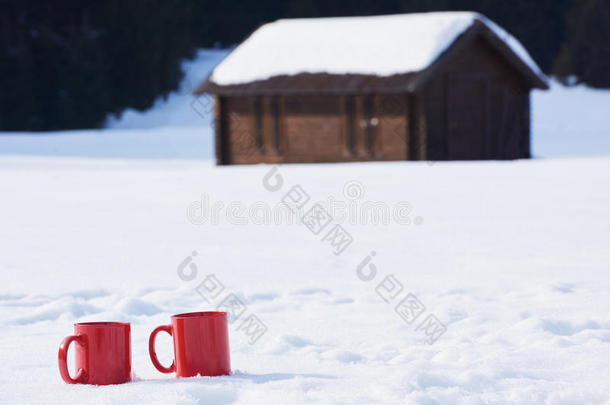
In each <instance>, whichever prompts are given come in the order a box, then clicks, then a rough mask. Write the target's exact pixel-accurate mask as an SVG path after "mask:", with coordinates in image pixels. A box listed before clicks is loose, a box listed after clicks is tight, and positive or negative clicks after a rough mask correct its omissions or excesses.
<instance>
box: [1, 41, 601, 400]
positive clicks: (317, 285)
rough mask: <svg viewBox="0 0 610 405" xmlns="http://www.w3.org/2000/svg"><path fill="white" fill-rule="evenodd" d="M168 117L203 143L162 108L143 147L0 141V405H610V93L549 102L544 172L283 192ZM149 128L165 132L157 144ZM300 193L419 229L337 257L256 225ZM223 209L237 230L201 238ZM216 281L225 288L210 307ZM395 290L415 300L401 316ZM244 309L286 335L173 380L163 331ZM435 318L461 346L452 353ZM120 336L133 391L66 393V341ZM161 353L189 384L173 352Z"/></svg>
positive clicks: (508, 166)
mask: <svg viewBox="0 0 610 405" xmlns="http://www.w3.org/2000/svg"><path fill="white" fill-rule="evenodd" d="M200 59H201V61H204V60H207V61H210V58H208V56H206V53H205V52H202V53H200V55H199V58H198V59H196V60H195V61H193V63H199V61H200ZM194 77H199V75H197V74H196V75H194ZM168 100H175V101H172V103H176V104H175V105H176V106H177V105H182V106H184V107H183V108H186V109H188V112H182V111H181V112H180V114H184V117H185V118H184V120H183V122H187V121H188V120H190V119H191V118H186V115H188V114H192V115H193V116H194V117H193V118H192V119H193V121H192V122H193V123H194V125H195V126H193V127H190V126H180V125H178V124H177V121H172V120H173V119H174V118H173V116H174V115H175V110H174V108H173V107H169V106H168V105H169V104H163V103H162V102H160V103H158V104H157V105H156V107H155V108H154V109H152V110H151V111H149V112H145V113H141V116H140V117H139V118H138V120H133V121H129V120H128V119H127V118H125V121H124V122H123V124H122V125H125V126H126V127H121V128H110V129H106V130H90V131H68V132H56V133H50V134H34V133H31V134H7V133H3V134H0V196H2V198H1V200H0V201H1V202H0V207H1V208H2V209H0V224H1V225H2V226H0V325H1V326H2V331H3V332H2V333H1V334H0V362H1V363H2V364H3V365H4V367H2V369H0V403H6V404H14V403H32V404H38V403H40V404H42V403H44V404H64V403H83V404H111V403H112V404H132V403H149V404H167V403H172V404H194V403H206V404H252V403H291V404H305V403H325V404H339V403H350V404H351V403H367V404H369V403H383V404H435V403H439V404H447V403H451V404H483V403H485V404H532V403H536V404H557V403H562V404H583V403H595V404H610V401H609V398H610V390H609V389H608V384H607V382H608V378H609V377H610V372H609V371H608V367H607V364H608V359H610V315H609V313H608V310H607V308H608V306H609V305H610V271H609V270H610V268H609V265H608V263H610V250H609V249H608V246H610V188H608V184H610V144H609V138H610V125H609V124H608V120H607V118H606V115H607V109H608V108H607V106H608V103H609V102H610V92H608V91H596V90H591V89H587V88H585V87H575V88H564V87H562V86H560V85H558V84H555V83H553V85H552V87H551V90H550V91H548V92H538V91H537V92H535V93H534V95H533V98H532V110H533V111H532V119H533V123H532V128H533V134H532V137H533V150H534V154H535V155H536V156H537V157H541V158H539V159H532V160H523V161H506V162H437V163H435V164H433V165H430V164H428V163H426V162H377V163H355V164H316V165H285V166H280V167H279V168H278V169H277V171H276V172H274V174H279V175H280V176H281V177H282V179H283V180H284V182H283V184H282V187H281V189H280V190H278V191H269V190H267V189H266V188H265V187H264V183H263V180H264V179H265V178H266V177H268V176H267V175H268V174H269V172H270V170H271V169H272V168H273V166H269V165H253V166H236V167H216V166H214V165H213V163H212V161H211V160H209V159H208V158H210V157H211V156H212V150H213V148H212V135H211V134H212V131H211V129H210V127H209V116H208V115H206V113H204V114H203V116H204V117H203V118H202V117H201V116H200V115H199V114H198V113H197V112H195V110H193V109H192V108H191V107H190V105H191V103H192V102H193V100H195V99H194V98H193V97H192V96H190V95H188V94H187V92H183V93H180V92H178V93H176V94H173V95H171V96H170V97H169V99H168ZM176 108H177V109H178V107H176ZM148 116H150V117H151V119H153V117H154V119H155V120H157V121H156V122H158V123H160V124H159V125H161V126H160V127H157V128H142V127H140V128H138V126H140V125H146V126H148V122H147V117H148ZM200 120H201V121H200ZM128 121H129V122H128ZM396 173H399V175H398V176H397V175H396ZM271 178H273V179H275V177H273V176H272V177H271ZM297 184H298V185H300V186H301V187H302V188H303V189H304V190H305V191H306V192H307V193H308V194H309V195H310V196H311V201H310V202H309V205H308V206H311V205H312V204H313V202H314V201H321V202H322V203H324V204H325V203H327V202H328V201H331V200H332V201H339V202H343V203H346V202H347V203H348V204H360V203H362V202H365V201H372V202H373V201H374V202H382V203H385V204H387V205H388V206H395V205H396V204H397V203H398V202H401V201H404V202H408V203H409V206H410V207H411V209H412V210H411V211H410V212H408V213H407V215H408V217H409V218H410V219H411V220H412V221H411V222H410V223H409V224H408V225H400V224H398V223H396V221H392V222H391V223H389V224H388V225H370V224H369V225H365V224H359V223H356V224H352V223H350V222H348V221H344V222H343V223H342V225H343V226H344V227H345V229H346V230H347V231H348V232H349V233H350V234H351V236H352V237H353V243H352V244H351V245H350V246H349V247H348V248H347V249H346V250H345V251H344V252H343V253H341V254H340V255H339V256H336V255H334V254H333V253H332V249H331V247H330V246H329V245H328V244H327V243H323V242H322V241H321V239H322V237H323V233H321V234H319V235H313V234H312V233H311V232H310V231H309V229H308V228H306V227H305V226H304V225H302V224H300V223H293V224H286V223H280V224H276V223H274V222H272V223H267V224H261V225H257V224H256V220H257V218H258V217H257V216H256V215H255V214H254V213H255V212H257V211H256V209H254V208H256V207H259V208H260V207H261V206H263V207H264V206H267V207H275V206H277V205H278V204H280V201H281V200H282V197H283V196H284V195H285V194H286V193H287V192H288V190H289V189H290V188H291V187H292V186H294V185H297ZM348 185H349V186H350V187H356V188H355V189H353V188H352V189H351V190H352V191H355V193H347V192H346V191H345V190H346V189H348V187H347V186H348ZM204 195H205V196H207V197H208V198H209V202H210V206H213V205H214V204H216V206H217V207H220V211H219V212H220V214H219V218H218V221H217V222H213V221H211V220H210V218H209V217H208V218H207V221H202V222H203V223H201V224H199V225H196V224H195V223H194V222H193V217H192V215H191V214H192V211H191V210H189V208H191V207H193V206H197V204H199V201H201V199H202V196H204ZM356 200H357V201H356ZM220 204H224V205H220ZM348 206H349V205H348ZM357 206H358V207H360V205H357ZM230 207H234V208H235V207H238V208H239V207H245V209H244V210H242V211H241V214H240V213H239V212H238V213H237V215H239V216H240V217H245V219H246V224H244V225H236V222H239V221H235V219H236V218H235V211H234V210H233V208H230ZM189 213H191V214H189ZM196 213H197V211H196ZM231 213H233V214H234V215H231ZM335 217H336V218H337V219H340V216H339V215H335ZM417 218H419V221H417ZM258 219H260V218H258ZM197 223H200V222H197ZM193 251H196V252H197V255H196V256H194V255H193ZM372 251H375V252H376V254H375V255H374V256H372V254H371V252H372ZM367 257H368V258H369V259H370V260H369V262H368V263H369V264H374V265H375V266H376V270H377V273H376V275H375V277H374V279H373V280H371V281H362V280H361V278H359V276H358V272H357V270H358V268H359V266H360V267H362V268H366V267H363V266H364V265H363V263H364V261H365V260H366V258H367ZM184 263H190V264H194V265H195V268H196V270H197V274H196V277H195V278H194V279H193V280H191V281H183V280H182V279H181V278H180V277H179V276H178V269H179V266H182V265H184ZM368 269H369V270H370V267H368ZM210 274H214V275H215V277H216V278H217V279H218V280H220V281H221V282H222V283H223V285H224V286H225V289H224V290H223V294H221V296H219V297H218V299H215V300H214V299H209V302H206V301H204V300H203V298H202V297H201V296H200V295H199V294H198V292H197V288H198V286H200V283H201V282H202V281H203V280H205V279H206V277H207V276H208V275H210ZM390 275H392V276H393V277H394V279H393V280H396V281H398V282H400V283H401V284H402V286H403V290H402V291H400V294H398V295H397V297H396V298H394V299H390V298H389V297H387V296H386V299H388V300H389V301H390V303H387V302H385V301H384V299H383V298H382V297H380V296H379V295H378V292H377V291H382V290H380V289H379V288H378V286H379V284H380V283H381V282H382V281H384V280H385V281H387V280H392V279H388V278H387V277H388V276H390ZM384 285H387V283H386V284H384ZM408 293H412V294H414V295H415V296H416V297H417V298H418V299H419V300H420V301H421V303H423V305H425V307H426V308H425V312H424V314H423V315H421V317H420V318H419V319H417V320H416V321H415V322H413V323H412V324H408V323H406V322H405V321H404V320H403V319H402V318H401V317H400V316H399V315H398V314H397V313H396V312H395V306H396V304H397V303H398V301H400V300H402V299H403V298H404V297H406V296H407V294H408ZM229 294H234V295H235V296H236V297H238V298H239V299H241V300H242V301H243V302H244V304H245V305H246V306H247V310H246V312H245V314H244V315H243V317H246V316H248V315H250V314H254V315H256V316H258V317H259V318H260V320H261V321H262V322H264V324H265V325H266V326H267V328H268V330H267V332H266V333H265V334H264V335H263V336H262V337H260V339H259V340H257V341H256V342H255V343H254V344H250V343H249V337H248V336H247V335H245V334H244V333H243V331H241V330H238V327H239V323H240V320H238V321H236V323H235V324H233V325H231V326H230V328H229V333H230V343H231V362H232V368H233V371H234V373H233V375H231V376H228V377H221V378H205V377H196V378H189V379H175V378H173V376H172V375H164V374H160V373H159V372H157V371H156V370H155V369H154V367H153V366H152V363H151V362H150V359H149V357H148V336H149V334H150V332H151V331H152V330H153V328H154V327H156V326H158V325H163V324H168V323H169V317H170V316H171V315H172V314H176V313H182V312H188V311H198V310H212V309H215V308H216V307H217V306H218V305H219V303H220V301H221V300H222V299H223V297H225V296H228V295H229ZM428 314H434V315H436V316H437V317H438V319H439V320H440V321H441V322H442V323H443V324H444V325H445V326H446V328H447V330H446V332H445V333H444V334H443V335H442V336H440V337H439V338H438V340H437V341H436V342H435V343H434V344H432V345H430V344H428V343H426V336H425V334H424V333H423V332H422V331H421V330H417V326H418V324H419V323H420V322H419V321H420V320H421V319H423V318H424V317H426V316H427V315H428ZM101 320H106V321H110V320H115V321H126V322H130V323H131V325H132V328H131V330H132V364H133V371H134V373H135V378H134V382H132V383H129V384H124V385H118V386H105V387H91V386H73V385H67V384H65V383H63V381H62V380H61V378H60V376H59V372H58V370H57V365H56V364H57V363H56V362H57V349H58V345H59V342H60V341H61V340H62V338H63V337H64V336H66V335H68V334H71V333H72V330H73V329H72V328H73V326H72V325H73V323H75V322H79V321H101ZM156 349H157V352H158V353H159V358H160V360H161V362H162V363H163V364H169V363H170V362H171V357H172V349H171V340H170V337H169V336H167V335H166V334H160V335H159V336H158V339H157V345H156ZM71 356H73V348H71V349H70V352H69V364H73V358H72V357H71ZM73 371H74V370H73V366H72V372H73Z"/></svg>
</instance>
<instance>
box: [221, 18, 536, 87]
mask: <svg viewBox="0 0 610 405" xmlns="http://www.w3.org/2000/svg"><path fill="white" fill-rule="evenodd" d="M475 21H481V22H483V23H484V24H485V25H487V26H488V27H489V28H490V29H491V30H492V31H493V32H494V33H495V34H496V35H497V36H498V37H499V38H500V39H501V40H503V41H504V42H505V43H506V44H507V45H508V46H509V47H510V48H511V49H512V50H513V51H514V52H515V54H516V55H517V56H518V57H520V58H521V59H522V60H523V61H524V62H525V63H526V64H527V65H528V66H529V67H530V68H531V69H532V70H533V71H534V72H535V73H537V74H538V75H539V76H540V78H541V79H542V80H543V81H546V77H545V76H544V74H542V72H541V71H540V69H539V68H538V66H537V65H536V63H535V62H534V61H533V59H532V58H531V57H530V55H529V54H528V52H527V51H526V50H525V48H524V47H523V46H522V45H521V44H520V43H519V41H517V40H516V39H515V38H514V37H513V36H512V35H510V34H509V33H507V32H506V31H505V30H504V29H502V28H501V27H499V26H498V25H496V24H495V23H493V22H492V21H490V20H489V19H487V18H486V17H484V16H482V15H480V14H478V13H473V12H433V13H416V14H398V15H386V16H374V17H333V18H309V19H288V20H278V21H275V22H272V23H268V24H265V25H263V26H262V27H260V28H259V29H258V30H256V31H255V32H254V33H253V34H252V35H251V36H250V37H249V38H248V39H246V40H245V41H244V42H243V43H242V44H240V45H239V46H238V47H237V48H236V49H235V50H234V51H233V52H232V53H231V54H229V56H228V57H227V58H226V59H224V60H223V61H222V62H221V63H220V64H219V65H218V67H216V68H215V69H214V71H213V73H212V76H211V78H210V80H211V81H212V82H214V83H216V84H218V85H232V84H240V83H248V82H252V81H257V80H265V79H268V78H270V77H274V76H280V75H296V74H299V73H330V74H344V73H353V74H369V75H377V76H391V75H394V74H400V73H409V72H417V71H421V70H423V69H425V68H426V67H428V66H429V65H430V64H431V63H432V62H434V61H435V60H436V58H437V57H438V56H439V55H440V54H441V53H442V52H443V51H444V50H445V49H447V48H448V47H449V46H450V45H451V44H452V43H453V42H454V41H455V39H456V38H457V37H458V36H459V35H460V34H461V33H463V32H464V31H466V30H467V29H468V28H469V27H470V26H472V24H474V23H475Z"/></svg>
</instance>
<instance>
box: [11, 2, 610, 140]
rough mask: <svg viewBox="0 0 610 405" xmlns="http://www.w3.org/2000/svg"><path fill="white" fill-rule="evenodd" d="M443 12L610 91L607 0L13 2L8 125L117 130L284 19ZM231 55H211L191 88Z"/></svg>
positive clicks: (562, 73)
mask: <svg viewBox="0 0 610 405" xmlns="http://www.w3.org/2000/svg"><path fill="white" fill-rule="evenodd" d="M437 10H474V11H478V12H481V13H483V14H485V15H486V16H487V17H489V18H490V19H492V20H493V21H495V22H496V23H498V24H499V25H500V26H502V27H504V28H505V29H506V30H507V31H509V32H510V33H512V34H513V35H514V36H515V37H516V38H517V39H518V40H520V41H521V43H522V44H523V45H524V46H525V47H526V48H527V50H528V51H529V52H530V54H531V55H532V57H533V58H534V60H536V62H537V63H538V64H539V65H540V67H541V68H542V69H543V71H544V72H545V73H547V74H549V75H552V76H553V77H555V78H556V80H557V81H559V82H561V83H563V84H565V85H576V84H586V85H587V86H588V87H593V88H607V87H610V47H609V45H608V44H610V25H609V24H608V21H610V2H608V1H607V0H578V1H577V0H539V1H529V0H512V1H493V0H426V1H423V0H393V1H390V0H380V1H375V2H369V1H349V2H346V1H338V0H331V1H329V0H325V1H316V0H300V1H299V0H291V1H283V0H259V1H256V2H251V1H245V0H234V1H230V2H229V1H224V2H223V1H209V0H202V1H189V0H170V1H167V0H141V1H127V2H126V1H119V0H111V1H104V2H83V1H76V0H74V1H69V0H62V1H53V2H47V1H42V0H38V1H37V0H3V1H2V2H0V20H1V22H2V24H1V26H2V29H1V33H0V41H1V46H0V69H1V72H2V79H1V80H0V131H51V130H65V129H79V128H102V127H105V126H108V125H109V122H110V123H111V122H112V121H109V119H110V120H112V119H113V117H114V118H115V119H116V118H118V117H120V116H121V114H122V113H123V112H124V111H125V110H126V109H132V110H136V111H144V110H147V109H149V108H151V107H152V106H153V105H154V104H155V102H156V101H157V100H158V99H159V97H165V96H167V95H168V94H170V93H171V92H172V91H176V90H178V89H179V87H180V84H181V81H182V79H183V77H184V76H185V74H188V72H187V71H186V70H187V69H185V68H184V63H183V62H184V60H185V59H188V58H194V57H195V56H196V54H197V50H198V49H201V48H218V49H227V48H230V47H232V46H234V45H236V44H238V43H239V42H241V41H242V40H243V39H244V38H245V37H247V36H248V34H249V33H251V32H252V31H253V30H255V29H256V28H257V27H258V26H260V25H261V24H263V23H266V22H269V21H273V20H276V19H279V18H294V17H320V16H350V15H378V14H393V13H409V12H421V11H437ZM224 55H226V52H220V53H217V54H214V53H208V55H207V59H208V62H209V64H210V65H211V66H209V67H208V68H206V69H203V71H201V70H199V71H198V72H197V74H195V75H193V78H192V80H191V81H195V82H194V83H190V82H189V85H188V86H187V87H192V86H193V85H196V84H198V82H199V81H201V80H203V79H205V74H207V72H208V71H209V69H210V68H211V67H213V65H214V64H216V63H218V62H219V61H220V60H221V59H222V57H223V56H224ZM182 90H183V91H184V92H188V91H190V90H192V88H183V89H182ZM534 135H535V134H534Z"/></svg>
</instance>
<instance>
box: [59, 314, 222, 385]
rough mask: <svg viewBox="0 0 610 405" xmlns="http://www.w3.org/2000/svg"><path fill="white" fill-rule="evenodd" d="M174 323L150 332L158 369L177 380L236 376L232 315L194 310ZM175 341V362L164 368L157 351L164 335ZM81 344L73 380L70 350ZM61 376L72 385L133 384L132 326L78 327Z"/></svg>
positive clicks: (63, 353) (64, 350)
mask: <svg viewBox="0 0 610 405" xmlns="http://www.w3.org/2000/svg"><path fill="white" fill-rule="evenodd" d="M171 320H172V323H171V325H164V326H159V327H157V328H156V329H155V330H153V331H152V333H151V334H150V339H149V341H148V351H149V354H150V359H151V360H152V363H153V365H154V366H155V367H156V368H157V370H159V371H160V372H162V373H172V372H175V373H176V377H193V376H196V375H201V376H219V375H228V374H230V373H231V364H230V359H229V332H228V327H227V313H226V312H191V313H186V314H179V315H174V316H172V317H171ZM161 331H163V332H167V333H169V334H170V335H171V336H172V338H173V341H174V361H173V362H172V364H171V366H169V367H164V366H163V365H161V363H160V362H159V360H158V359H157V354H156V353H155V338H156V336H157V333H159V332H161ZM72 342H76V346H75V362H76V370H77V372H76V375H75V376H74V377H71V376H70V373H69V372H68V364H67V362H66V360H67V356H68V347H69V346H70V343H72ZM58 362H59V373H60V374H61V377H62V378H63V380H64V381H65V382H67V383H69V384H95V385H108V384H122V383H125V382H129V381H131V327H130V325H129V323H123V322H85V323H77V324H75V325H74V335H72V336H68V337H66V338H65V339H64V340H63V341H62V342H61V345H60V346H59V354H58Z"/></svg>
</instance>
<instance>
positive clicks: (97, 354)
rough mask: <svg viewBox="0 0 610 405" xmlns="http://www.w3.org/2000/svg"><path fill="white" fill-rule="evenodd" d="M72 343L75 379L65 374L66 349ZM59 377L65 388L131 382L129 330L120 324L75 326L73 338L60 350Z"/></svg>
mask: <svg viewBox="0 0 610 405" xmlns="http://www.w3.org/2000/svg"><path fill="white" fill-rule="evenodd" d="M72 342H75V343H76V345H75V346H74V350H75V353H74V354H75V356H74V357H75V362H76V370H77V371H76V375H75V376H74V378H72V377H70V373H69V372H68V364H67V363H66V359H67V357H68V347H69V346H70V343H72ZM57 358H58V363H59V373H60V374H61V378H63V379H64V381H65V382H67V383H68V384H95V385H108V384H121V383H125V382H128V381H131V336H130V326H129V324H128V323H123V322H84V323H76V324H74V335H72V336H68V337H66V338H65V339H64V340H63V341H62V342H61V345H60V346H59V353H58V356H57Z"/></svg>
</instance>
